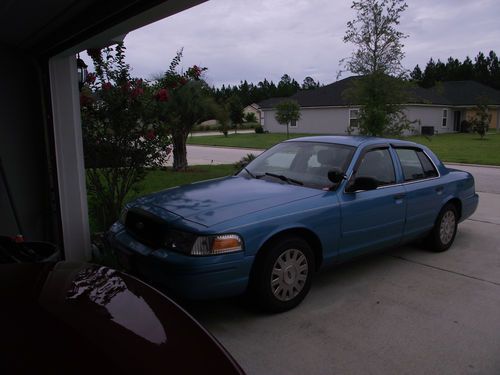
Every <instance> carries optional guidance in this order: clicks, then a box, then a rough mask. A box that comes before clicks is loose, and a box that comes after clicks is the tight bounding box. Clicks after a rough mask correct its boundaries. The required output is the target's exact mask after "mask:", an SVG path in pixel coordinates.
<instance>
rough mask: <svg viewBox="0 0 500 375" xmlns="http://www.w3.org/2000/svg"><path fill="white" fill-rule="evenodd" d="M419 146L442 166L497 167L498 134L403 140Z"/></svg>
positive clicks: (272, 137) (245, 137) (215, 140)
mask: <svg viewBox="0 0 500 375" xmlns="http://www.w3.org/2000/svg"><path fill="white" fill-rule="evenodd" d="M307 135H310V134H294V135H290V138H296V137H303V136H307ZM285 139H286V134H282V133H272V134H230V135H229V136H228V137H224V136H223V135H215V136H206V137H192V138H189V139H188V143H189V144H197V145H207V146H208V145H210V146H227V147H247V148H257V149H267V148H269V147H271V146H273V145H275V144H276V143H279V142H281V141H283V140H285ZM402 139H408V140H410V141H414V142H417V143H421V144H423V145H426V146H427V147H429V148H430V149H431V150H432V151H434V152H435V153H436V154H437V155H438V156H439V158H440V159H441V160H443V161H445V162H455V163H468V164H485V165H500V134H496V133H494V134H489V135H487V136H486V137H485V138H484V139H483V140H481V139H480V138H479V136H478V135H477V134H462V133H460V134H440V135H436V136H433V137H423V136H411V137H404V138H402Z"/></svg>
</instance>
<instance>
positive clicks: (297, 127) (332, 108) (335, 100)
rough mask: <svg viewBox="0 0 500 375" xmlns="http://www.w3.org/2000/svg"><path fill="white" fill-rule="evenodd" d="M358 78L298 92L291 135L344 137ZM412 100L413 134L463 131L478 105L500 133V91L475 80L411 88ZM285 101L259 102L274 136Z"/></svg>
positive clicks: (353, 111)
mask: <svg viewBox="0 0 500 375" xmlns="http://www.w3.org/2000/svg"><path fill="white" fill-rule="evenodd" d="M355 79H357V77H348V78H345V79H342V80H339V81H337V82H334V83H332V84H330V85H327V86H323V87H319V88H317V89H314V90H306V91H299V92H297V93H296V94H295V95H293V96H292V97H290V99H294V100H296V101H297V102H298V103H299V105H300V113H301V118H300V120H299V121H297V122H295V123H292V124H290V127H289V129H290V132H292V133H311V134H345V133H346V131H347V128H348V126H349V124H350V123H356V122H357V117H358V110H359V106H357V105H355V104H350V103H349V101H348V100H347V98H346V96H345V94H344V92H345V90H346V89H348V88H349V87H350V85H352V83H353V81H354V80H355ZM408 94H409V95H408V97H409V98H411V99H410V100H409V103H407V104H406V105H405V112H406V115H407V117H408V119H409V120H410V121H412V122H413V121H414V125H413V126H414V129H413V132H415V133H418V134H420V133H421V132H422V131H424V132H425V131H428V132H432V133H449V132H457V131H460V130H461V124H462V121H463V120H471V118H473V117H474V115H475V110H474V107H475V106H476V105H477V104H480V103H485V104H488V105H489V110H490V113H491V122H490V128H496V129H497V130H500V113H499V111H500V91H498V90H494V89H492V88H490V87H488V86H485V85H483V84H480V83H478V82H475V81H453V82H442V83H439V84H438V85H436V86H435V87H433V88H430V89H424V88H420V87H414V88H411V89H408ZM284 99H285V98H271V99H267V100H264V101H262V102H260V103H259V106H260V111H261V124H262V126H263V127H264V129H265V130H267V131H269V132H271V133H282V132H284V131H285V129H284V126H283V125H281V124H279V123H278V122H277V121H276V119H275V113H276V109H275V108H276V105H277V104H278V103H279V102H281V101H282V100H284Z"/></svg>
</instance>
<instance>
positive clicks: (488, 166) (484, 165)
mask: <svg viewBox="0 0 500 375" xmlns="http://www.w3.org/2000/svg"><path fill="white" fill-rule="evenodd" d="M443 164H444V165H458V166H464V167H478V168H493V169H500V166H499V165H486V164H467V163H447V162H445V161H444V162H443Z"/></svg>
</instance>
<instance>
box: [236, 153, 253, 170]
mask: <svg viewBox="0 0 500 375" xmlns="http://www.w3.org/2000/svg"><path fill="white" fill-rule="evenodd" d="M256 157H257V156H256V155H254V154H247V155H246V156H244V157H242V158H241V160H240V161H237V162H236V163H234V164H233V165H234V169H236V170H237V171H240V170H242V169H243V167H246V166H247V165H248V164H249V163H250V162H251V161H252V160H254V159H255V158H256Z"/></svg>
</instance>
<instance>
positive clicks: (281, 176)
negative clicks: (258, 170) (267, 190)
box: [264, 172, 304, 186]
mask: <svg viewBox="0 0 500 375" xmlns="http://www.w3.org/2000/svg"><path fill="white" fill-rule="evenodd" d="M264 174H265V175H266V176H270V177H275V178H279V179H280V180H281V181H285V182H288V183H289V184H290V183H293V184H297V185H301V186H302V185H304V183H303V182H302V181H299V180H295V179H293V178H290V177H287V176H284V175H282V174H274V173H269V172H266V173H264Z"/></svg>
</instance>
